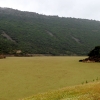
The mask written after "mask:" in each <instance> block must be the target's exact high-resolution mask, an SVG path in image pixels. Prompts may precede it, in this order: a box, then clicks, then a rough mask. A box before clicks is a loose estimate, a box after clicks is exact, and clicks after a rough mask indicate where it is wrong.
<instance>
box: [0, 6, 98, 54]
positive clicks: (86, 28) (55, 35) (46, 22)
mask: <svg viewBox="0 0 100 100" xmlns="http://www.w3.org/2000/svg"><path fill="white" fill-rule="evenodd" d="M99 27H100V22H99V21H95V20H87V19H76V18H64V17H58V16H46V15H41V14H37V13H34V12H22V11H18V10H14V9H10V8H0V37H1V38H3V39H4V40H6V41H10V40H8V39H7V38H6V37H3V36H2V33H3V32H5V33H6V35H8V36H9V37H10V38H11V39H12V40H13V41H15V43H17V44H16V45H17V46H16V49H20V50H22V52H23V53H30V54H51V55H87V53H88V52H89V51H90V50H91V49H92V48H94V46H96V45H100V28H99ZM13 41H10V42H12V43H14V42H13ZM15 43H14V44H15ZM1 49H2V48H1ZM8 53H9V52H8Z"/></svg>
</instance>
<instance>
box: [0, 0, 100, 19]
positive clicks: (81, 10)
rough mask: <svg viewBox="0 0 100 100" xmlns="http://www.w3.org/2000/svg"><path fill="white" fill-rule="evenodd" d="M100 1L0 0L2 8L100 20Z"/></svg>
mask: <svg viewBox="0 0 100 100" xmlns="http://www.w3.org/2000/svg"><path fill="white" fill-rule="evenodd" d="M99 5H100V0H0V6H1V7H10V8H14V9H19V10H22V11H31V12H37V13H40V14H46V15H58V16H63V17H76V18H86V19H96V20H100V18H99V16H100V14H99V9H100V6H99Z"/></svg>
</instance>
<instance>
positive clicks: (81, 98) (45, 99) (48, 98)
mask: <svg viewBox="0 0 100 100" xmlns="http://www.w3.org/2000/svg"><path fill="white" fill-rule="evenodd" d="M20 100H100V82H94V83H88V84H85V85H78V86H73V87H67V88H63V89H59V90H56V91H51V92H47V93H42V94H37V95H34V96H32V97H29V98H26V99H20Z"/></svg>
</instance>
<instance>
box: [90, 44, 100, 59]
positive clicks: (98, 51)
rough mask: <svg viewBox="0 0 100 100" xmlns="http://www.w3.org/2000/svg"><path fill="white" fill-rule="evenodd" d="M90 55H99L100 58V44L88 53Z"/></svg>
mask: <svg viewBox="0 0 100 100" xmlns="http://www.w3.org/2000/svg"><path fill="white" fill-rule="evenodd" d="M88 56H89V57H99V58H100V46H96V47H95V48H94V49H93V50H92V51H90V53H89V54H88Z"/></svg>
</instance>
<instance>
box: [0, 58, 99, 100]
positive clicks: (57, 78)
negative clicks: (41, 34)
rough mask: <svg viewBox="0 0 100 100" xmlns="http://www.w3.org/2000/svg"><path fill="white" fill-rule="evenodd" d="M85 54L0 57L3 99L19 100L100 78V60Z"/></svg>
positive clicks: (0, 80)
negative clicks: (88, 60) (87, 58)
mask: <svg viewBox="0 0 100 100" xmlns="http://www.w3.org/2000/svg"><path fill="white" fill-rule="evenodd" d="M83 58H84V57H7V58H6V59H0V100H18V99H19V98H20V99H21V98H26V97H29V96H32V95H34V94H37V93H43V92H47V91H51V90H57V89H59V88H63V87H67V86H74V85H78V84H83V83H86V82H92V81H94V80H96V79H100V77H99V76H100V63H80V62H78V60H80V59H83Z"/></svg>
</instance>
